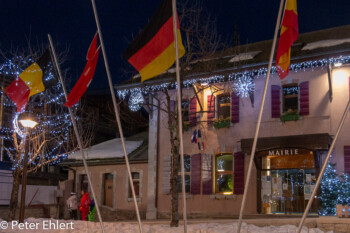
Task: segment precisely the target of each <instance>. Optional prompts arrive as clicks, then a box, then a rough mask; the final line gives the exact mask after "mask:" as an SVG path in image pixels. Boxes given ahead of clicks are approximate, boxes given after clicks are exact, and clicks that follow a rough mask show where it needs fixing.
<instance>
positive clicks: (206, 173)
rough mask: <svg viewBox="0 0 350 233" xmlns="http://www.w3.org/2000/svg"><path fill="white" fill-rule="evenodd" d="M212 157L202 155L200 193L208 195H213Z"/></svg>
mask: <svg viewBox="0 0 350 233" xmlns="http://www.w3.org/2000/svg"><path fill="white" fill-rule="evenodd" d="M212 158H213V157H212V155H208V154H204V155H202V188H203V190H202V193H203V194H204V195H210V194H212V193H213V168H212V167H213V166H212V165H213V161H212Z"/></svg>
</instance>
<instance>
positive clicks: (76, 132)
mask: <svg viewBox="0 0 350 233" xmlns="http://www.w3.org/2000/svg"><path fill="white" fill-rule="evenodd" d="M48 37H49V41H50V47H51V51H52V55H53V57H54V60H55V65H56V69H57V71H58V76H59V78H60V81H61V84H62V89H63V92H64V96H65V98H66V100H67V96H68V95H67V90H66V88H65V86H64V82H63V78H62V72H61V69H60V66H59V64H58V61H57V56H56V51H55V47H54V46H53V43H52V39H51V36H50V34H48ZM68 110H69V115H70V118H71V121H72V124H73V129H74V133H75V136H76V138H77V141H78V145H79V148H80V153H81V157H82V159H83V164H84V168H85V171H86V175H87V178H88V182H89V186H90V187H91V192H92V197H93V198H94V200H95V205H96V211H97V215H98V219H99V221H100V225H101V230H102V232H103V233H104V232H105V229H104V226H103V221H102V217H101V212H100V207H99V204H98V200H97V198H96V194H95V190H94V186H93V184H92V180H91V176H90V173H89V168H88V165H87V162H86V159H85V154H84V151H83V143H82V142H81V138H80V135H79V132H78V127H77V123H76V121H75V118H74V114H73V112H72V109H71V108H68Z"/></svg>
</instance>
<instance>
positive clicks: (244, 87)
mask: <svg viewBox="0 0 350 233" xmlns="http://www.w3.org/2000/svg"><path fill="white" fill-rule="evenodd" d="M254 88H255V83H254V79H253V77H250V76H247V75H244V76H242V77H239V78H237V79H235V80H234V81H233V91H234V92H235V93H236V95H238V96H239V97H240V98H246V97H249V95H250V94H251V93H253V92H254Z"/></svg>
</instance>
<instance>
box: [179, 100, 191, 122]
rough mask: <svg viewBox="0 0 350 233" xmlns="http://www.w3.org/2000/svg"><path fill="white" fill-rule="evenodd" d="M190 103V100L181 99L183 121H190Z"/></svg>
mask: <svg viewBox="0 0 350 233" xmlns="http://www.w3.org/2000/svg"><path fill="white" fill-rule="evenodd" d="M189 107H190V103H189V101H188V100H182V101H181V111H182V121H183V122H189V121H190V112H189V111H190V108H189Z"/></svg>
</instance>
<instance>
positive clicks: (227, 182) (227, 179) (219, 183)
mask: <svg viewBox="0 0 350 233" xmlns="http://www.w3.org/2000/svg"><path fill="white" fill-rule="evenodd" d="M215 178H216V179H215V181H216V182H215V192H216V193H224V194H232V193H233V155H232V154H218V155H216V157H215Z"/></svg>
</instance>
